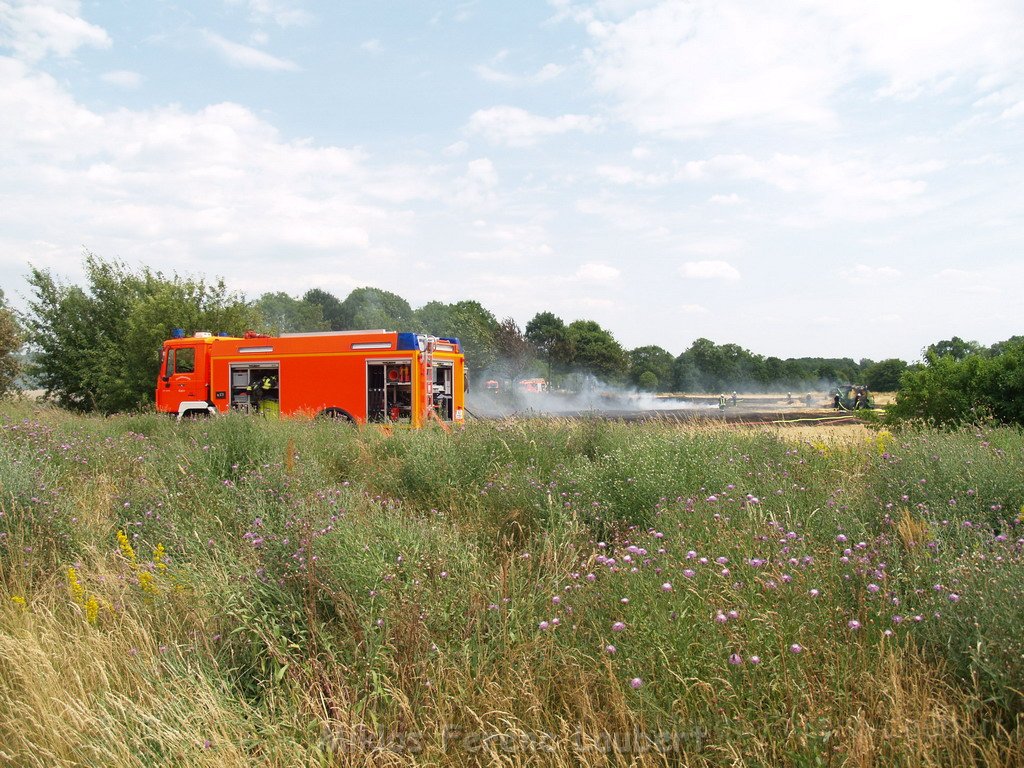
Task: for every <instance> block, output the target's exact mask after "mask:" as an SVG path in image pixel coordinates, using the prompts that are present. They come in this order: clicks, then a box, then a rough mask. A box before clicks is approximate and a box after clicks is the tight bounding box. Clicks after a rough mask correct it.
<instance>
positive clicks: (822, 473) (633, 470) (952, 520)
mask: <svg viewBox="0 0 1024 768" xmlns="http://www.w3.org/2000/svg"><path fill="white" fill-rule="evenodd" d="M0 488H2V492H0V763H3V762H8V763H11V764H14V765H19V766H21V765H24V766H78V765H81V766H94V765H111V766H149V765H155V764H166V765H209V766H248V765H281V766H286V765H287V766H292V765H324V766H331V765H337V766H348V765H366V766H379V765H396V766H397V765H421V764H425V765H522V766H527V765H558V766H577V765H588V766H589V765H637V766H647V765H692V766H702V765H747V766H777V765H778V766H819V765H822V766H824V765H829V766H840V765H841V766H899V765H903V766H919V765H933V766H959V765H972V766H976V765H986V766H988V765H992V766H1015V765H1021V764H1024V729H1022V726H1024V722H1022V714H1021V713H1022V704H1024V694H1022V690H1024V632H1021V626H1022V618H1024V583H1022V576H1024V554H1022V549H1024V526H1022V525H1021V523H1020V516H1021V513H1022V505H1024V435H1022V434H1021V432H1020V431H1019V430H1016V429H1009V428H996V427H988V426H984V427H972V428H965V429H961V430H956V431H947V432H937V431H930V430H927V429H923V428H913V429H907V430H905V431H902V432H897V433H889V432H886V431H872V430H867V429H865V428H863V427H856V428H850V427H843V428H841V429H840V431H833V432H832V433H826V432H822V431H820V430H807V429H801V430H795V429H792V428H787V429H784V430H770V429H763V428H762V429H757V430H755V429H746V430H738V429H724V428H721V427H718V428H711V427H709V426H699V425H698V426H696V427H691V428H682V427H680V426H678V425H668V424H657V423H643V424H629V425H627V424H619V423H609V422H602V421H596V420H595V421H589V420H586V421H568V420H549V421H540V420H538V421H526V422H494V423H473V424H470V425H469V426H468V427H467V428H466V429H464V430H461V431H456V432H454V433H451V434H447V433H444V432H441V431H435V430H426V431H423V432H418V433H413V432H396V433H395V434H393V435H386V434H384V433H382V432H381V431H378V430H375V429H362V430H356V429H352V428H339V425H335V424H329V423H323V424H322V423H311V422H302V421H290V422H289V421H263V420H261V419H258V418H244V417H233V416H232V417H224V418H217V419H214V420H209V421H194V422H189V423H182V424H175V423H173V422H172V421H170V420H167V419H166V418H164V417H160V416H157V415H153V414H142V415H130V416H121V417H114V418H106V419H104V418H86V417H76V416H71V415H68V414H65V413H61V412H59V411H56V410H50V409H45V408H39V407H37V406H34V405H29V404H7V405H5V406H2V407H0Z"/></svg>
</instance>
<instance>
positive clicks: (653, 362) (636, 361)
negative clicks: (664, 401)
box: [629, 346, 675, 391]
mask: <svg viewBox="0 0 1024 768" xmlns="http://www.w3.org/2000/svg"><path fill="white" fill-rule="evenodd" d="M673 362H675V361H674V358H673V357H672V355H671V353H669V352H668V351H666V350H664V349H662V348H661V347H658V346H646V347H637V348H636V349H631V350H630V351H629V380H630V381H631V382H632V383H633V384H634V385H635V386H636V387H638V388H639V389H643V390H646V391H658V390H667V389H670V388H671V387H672V364H673ZM647 374H650V375H647ZM652 377H653V381H652Z"/></svg>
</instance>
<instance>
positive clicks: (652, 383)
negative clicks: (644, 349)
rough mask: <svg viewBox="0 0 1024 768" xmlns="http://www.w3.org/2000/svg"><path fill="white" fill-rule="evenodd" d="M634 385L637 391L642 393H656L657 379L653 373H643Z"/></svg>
mask: <svg viewBox="0 0 1024 768" xmlns="http://www.w3.org/2000/svg"><path fill="white" fill-rule="evenodd" d="M636 385H637V389H640V390H642V391H644V392H656V391H657V389H658V377H657V376H656V375H655V374H654V371H644V372H643V373H641V374H640V379H639V381H637V384H636Z"/></svg>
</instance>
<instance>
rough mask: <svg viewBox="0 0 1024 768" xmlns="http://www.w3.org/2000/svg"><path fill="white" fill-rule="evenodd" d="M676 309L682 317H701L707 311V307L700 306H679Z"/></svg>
mask: <svg viewBox="0 0 1024 768" xmlns="http://www.w3.org/2000/svg"><path fill="white" fill-rule="evenodd" d="M676 309H678V310H679V311H680V312H682V313H683V314H684V315H703V314H706V313H707V311H708V309H707V307H705V306H702V305H700V304H680V305H679V306H677V307H676Z"/></svg>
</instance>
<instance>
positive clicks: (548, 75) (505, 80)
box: [476, 52, 565, 86]
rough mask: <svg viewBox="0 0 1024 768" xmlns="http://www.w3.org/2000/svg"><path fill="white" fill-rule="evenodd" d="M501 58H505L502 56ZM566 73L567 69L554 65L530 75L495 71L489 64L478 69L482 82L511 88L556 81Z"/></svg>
mask: <svg viewBox="0 0 1024 768" xmlns="http://www.w3.org/2000/svg"><path fill="white" fill-rule="evenodd" d="M503 53H504V52H503ZM501 58H505V57H504V56H501ZM564 71H565V67H563V66H562V65H560V64H554V63H548V64H545V65H544V66H543V67H541V68H540V69H538V70H537V71H536V72H533V73H532V74H528V75H514V74H509V73H508V72H502V71H501V70H498V69H495V68H494V67H492V66H490V65H487V64H480V65H478V66H477V67H476V73H477V76H478V77H479V78H480V79H481V80H484V81H485V82H488V83H498V84H500V85H510V86H524V85H540V84H542V83H547V82H549V81H551V80H554V79H555V78H557V77H558V76H560V75H561V74H562V73H563V72H564Z"/></svg>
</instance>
